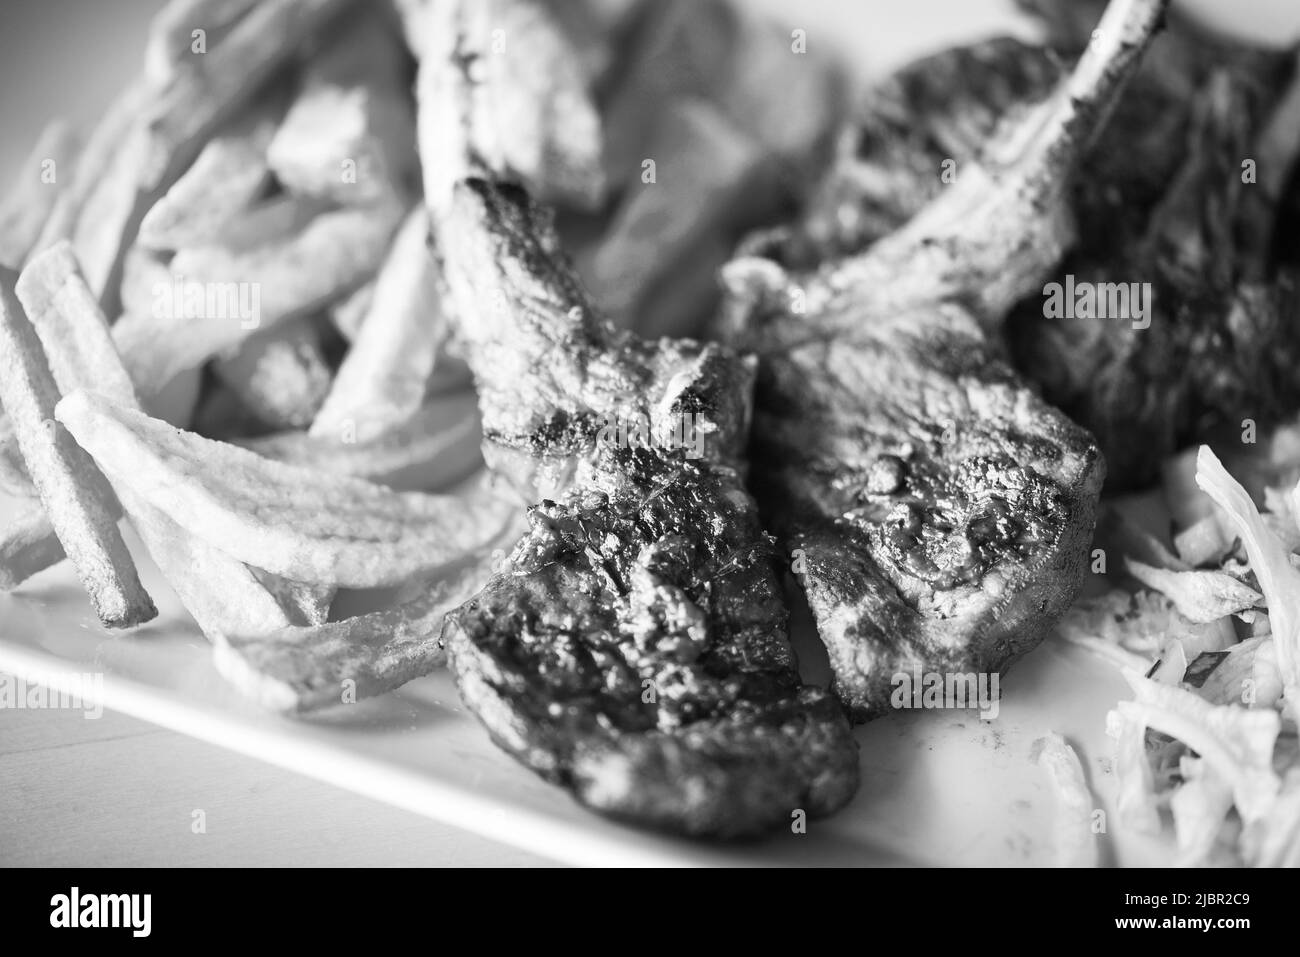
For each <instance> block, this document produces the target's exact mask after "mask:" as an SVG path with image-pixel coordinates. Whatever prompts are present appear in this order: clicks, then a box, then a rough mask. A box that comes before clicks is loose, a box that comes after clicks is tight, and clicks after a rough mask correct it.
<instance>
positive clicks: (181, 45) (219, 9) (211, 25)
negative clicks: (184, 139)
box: [144, 0, 257, 87]
mask: <svg viewBox="0 0 1300 957" xmlns="http://www.w3.org/2000/svg"><path fill="white" fill-rule="evenodd" d="M256 3H257V0H171V2H169V3H168V4H167V5H166V6H165V7H163V8H162V9H161V10H159V11H158V13H156V14H155V15H154V18H153V20H151V21H150V23H149V37H148V40H147V41H146V43H145V48H144V70H145V77H146V79H148V81H149V82H150V83H151V84H152V85H153V86H155V87H163V86H165V85H166V84H168V83H170V82H172V81H173V80H174V79H175V78H176V74H177V73H178V72H180V71H181V70H183V69H185V66H186V64H187V63H188V61H189V59H190V58H191V57H194V56H203V55H206V54H204V53H199V52H196V51H195V44H196V42H197V41H198V40H199V39H200V37H196V36H195V35H194V32H195V31H196V30H199V31H202V37H201V39H202V41H203V47H204V48H205V49H206V47H207V45H208V44H209V43H213V42H214V41H216V40H218V39H220V38H221V37H223V36H224V35H225V34H226V33H228V32H229V31H230V29H231V27H233V26H234V25H235V24H236V23H237V22H239V20H240V18H241V17H243V16H244V15H245V14H247V13H248V12H249V11H250V10H251V9H252V8H253V7H254V6H255V5H256Z"/></svg>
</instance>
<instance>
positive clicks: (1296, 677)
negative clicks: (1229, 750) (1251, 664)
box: [1196, 446, 1300, 713]
mask: <svg viewBox="0 0 1300 957" xmlns="http://www.w3.org/2000/svg"><path fill="white" fill-rule="evenodd" d="M1196 484H1197V485H1199V486H1200V487H1201V488H1202V489H1204V490H1205V492H1206V494H1207V495H1209V496H1210V498H1212V499H1214V501H1215V503H1216V504H1217V505H1218V506H1219V507H1220V508H1222V509H1223V510H1224V511H1225V512H1226V513H1227V514H1228V516H1229V517H1230V518H1231V519H1232V520H1233V523H1234V525H1235V526H1236V530H1237V534H1238V535H1240V536H1241V541H1242V544H1243V545H1244V546H1245V547H1246V555H1247V557H1248V558H1249V559H1250V567H1251V570H1252V571H1254V573H1255V578H1256V579H1257V580H1258V581H1259V587H1260V588H1261V589H1262V590H1263V592H1264V601H1265V603H1266V604H1267V606H1268V616H1269V620H1270V621H1271V623H1272V629H1273V644H1274V646H1275V647H1274V654H1275V655H1276V657H1277V668H1278V673H1279V675H1280V676H1281V679H1282V687H1283V691H1284V694H1285V696H1286V700H1287V701H1288V702H1289V703H1290V705H1291V708H1292V711H1293V713H1294V712H1295V709H1296V706H1297V700H1296V699H1297V695H1300V673H1297V670H1296V668H1297V661H1298V660H1300V647H1298V645H1300V571H1297V570H1296V569H1295V568H1293V567H1292V565H1291V559H1290V555H1289V554H1288V552H1287V550H1286V548H1285V546H1283V544H1282V543H1281V542H1280V541H1279V540H1278V538H1277V536H1276V535H1274V534H1273V533H1272V532H1271V531H1269V529H1268V526H1267V525H1266V524H1265V522H1264V520H1263V519H1262V518H1261V517H1260V514H1259V511H1258V510H1257V509H1256V508H1255V503H1254V502H1253V501H1251V498H1250V495H1249V494H1247V492H1246V490H1245V489H1244V488H1242V487H1241V485H1240V484H1239V483H1238V482H1237V481H1236V480H1235V479H1234V478H1233V477H1232V476H1231V475H1229V474H1228V472H1227V470H1226V469H1224V467H1223V463H1221V462H1220V461H1219V460H1218V458H1217V457H1216V456H1215V455H1214V453H1213V452H1211V451H1210V449H1209V448H1208V447H1207V446H1201V450H1200V453H1199V454H1198V455H1197V458H1196ZM1269 703H1271V702H1268V701H1265V700H1263V699H1262V698H1258V697H1257V699H1256V704H1257V705H1264V704H1269Z"/></svg>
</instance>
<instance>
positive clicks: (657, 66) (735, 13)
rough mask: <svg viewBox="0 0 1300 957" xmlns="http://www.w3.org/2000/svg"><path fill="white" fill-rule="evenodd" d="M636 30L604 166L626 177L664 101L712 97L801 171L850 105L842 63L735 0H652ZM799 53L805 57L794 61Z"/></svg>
mask: <svg viewBox="0 0 1300 957" xmlns="http://www.w3.org/2000/svg"><path fill="white" fill-rule="evenodd" d="M648 7H649V11H648V13H647V16H646V17H645V18H644V21H645V22H644V23H643V24H641V25H640V26H638V28H637V30H636V35H635V36H634V37H633V38H632V41H631V46H632V50H631V51H630V52H629V53H628V54H627V55H626V60H627V62H626V63H625V64H624V68H623V72H622V75H621V79H620V80H619V81H618V82H617V83H616V85H615V88H614V90H613V91H612V92H611V93H610V95H609V97H608V102H607V104H606V106H605V112H604V123H605V133H606V136H605V169H606V172H607V175H608V176H609V178H610V181H611V182H613V183H616V184H618V185H619V186H622V185H623V184H625V183H629V182H630V181H631V180H632V178H633V177H635V176H637V175H639V173H640V171H641V161H642V160H643V159H644V158H646V157H653V158H655V159H656V160H661V159H662V155H663V154H660V153H657V152H656V151H655V150H654V144H653V143H652V142H649V141H647V137H646V134H647V129H646V123H645V118H646V116H647V115H651V114H652V113H653V112H654V111H655V110H656V109H657V106H658V105H659V104H662V103H667V102H672V101H674V100H677V99H680V98H690V97H702V98H705V99H707V100H710V101H711V102H713V103H714V104H715V105H716V106H717V107H718V108H719V109H720V110H721V112H722V113H723V114H724V115H725V116H726V117H727V118H728V119H730V120H731V121H732V122H733V123H734V124H735V125H736V127H737V128H738V129H740V130H742V131H743V132H744V133H745V135H747V136H749V137H750V138H752V139H754V140H755V141H756V142H757V143H759V144H761V146H762V148H763V152H764V153H765V154H768V155H769V156H770V157H771V158H772V159H773V161H775V162H778V163H780V164H781V165H782V166H784V167H786V168H788V169H790V170H791V171H792V172H794V173H796V174H800V173H802V174H805V175H810V174H812V173H814V172H815V170H813V169H810V168H809V166H810V164H811V163H812V161H814V160H816V158H817V155H818V153H819V152H820V151H821V149H822V147H823V146H824V145H825V144H826V141H827V138H828V137H829V136H831V135H832V134H833V132H834V130H835V129H836V127H837V125H838V121H839V119H840V117H841V115H842V113H843V110H844V107H845V105H846V104H845V94H844V83H843V80H842V78H841V77H840V75H839V73H838V72H837V71H836V70H835V69H833V68H830V67H828V66H827V65H826V64H825V63H823V62H820V61H818V60H817V59H816V58H814V57H810V56H802V55H797V54H795V53H794V52H793V51H792V49H791V37H790V34H788V33H787V32H786V31H784V30H782V29H780V28H779V27H776V26H775V25H773V24H772V23H771V22H769V21H767V20H765V19H763V18H762V17H760V16H757V15H755V14H754V13H752V12H751V11H749V10H747V9H746V8H745V5H744V4H741V3H737V2H734V0H661V2H659V3H654V4H649V5H648ZM791 58H794V59H797V60H799V61H800V63H801V66H800V67H798V68H792V67H791V65H790V60H791Z"/></svg>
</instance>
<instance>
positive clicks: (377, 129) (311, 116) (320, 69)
mask: <svg viewBox="0 0 1300 957" xmlns="http://www.w3.org/2000/svg"><path fill="white" fill-rule="evenodd" d="M405 58H406V54H405V50H404V49H403V48H402V44H401V40H400V38H399V37H398V36H397V34H396V32H395V31H394V30H393V29H392V27H391V26H390V25H389V24H388V22H387V21H386V19H385V18H384V17H382V16H381V15H380V14H379V13H378V12H376V11H375V10H374V9H373V8H370V7H368V6H365V5H363V6H361V7H359V8H358V9H357V11H356V12H355V13H354V14H351V15H349V16H346V17H344V18H343V19H342V20H341V21H340V22H339V23H338V24H337V25H336V27H335V29H333V30H331V31H329V34H328V36H327V37H326V38H325V47H324V49H323V50H321V51H320V52H319V53H318V54H317V55H316V56H315V57H313V58H312V59H310V60H309V61H308V62H307V64H306V66H305V67H304V69H303V72H304V77H303V83H302V90H301V92H300V93H299V95H298V98H297V99H296V100H295V101H294V103H293V105H292V106H291V107H290V108H289V112H288V114H287V115H286V116H285V118H284V123H283V125H282V126H281V127H280V129H279V131H278V132H277V133H276V134H275V138H274V139H273V140H272V141H271V143H270V146H269V148H268V149H267V161H268V162H269V163H270V166H271V169H273V170H274V171H275V175H276V177H277V178H278V179H279V181H280V182H281V183H283V184H284V185H285V186H286V187H287V188H288V189H289V190H291V191H293V192H296V193H304V194H307V195H312V196H324V197H328V198H330V199H334V200H336V201H338V202H342V203H357V202H370V201H374V200H376V199H379V198H380V197H383V196H385V195H388V194H391V193H393V192H407V191H409V188H410V184H411V183H413V182H414V181H415V179H416V177H415V170H416V167H417V165H418V159H417V157H416V153H415V112H414V104H413V103H412V101H411V95H410V91H409V82H408V81H407V80H406V79H405V77H403V75H402V73H403V70H402V64H403V61H404V59H405Z"/></svg>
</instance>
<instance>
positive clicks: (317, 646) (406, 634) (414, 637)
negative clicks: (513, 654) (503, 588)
mask: <svg viewBox="0 0 1300 957" xmlns="http://www.w3.org/2000/svg"><path fill="white" fill-rule="evenodd" d="M492 564H493V563H492V558H491V556H482V557H480V558H478V559H477V560H475V561H474V562H473V563H472V564H470V565H469V566H468V567H467V568H465V569H463V570H462V571H460V572H459V573H458V574H455V575H453V576H452V577H451V578H450V579H448V580H447V581H444V582H440V583H438V584H435V585H433V586H431V587H428V588H426V589H425V590H424V592H423V593H422V594H420V595H418V596H417V597H415V598H413V599H411V600H410V601H408V602H405V603H403V604H401V605H398V606H397V607H395V608H391V609H388V610H385V611H377V612H372V613H370V614H366V615H358V616H356V617H354V618H349V619H347V620H345V621H338V622H330V623H329V624H325V625H321V626H318V627H314V628H285V629H282V630H280V631H278V632H276V633H274V634H270V635H262V636H254V637H244V636H240V635H231V636H229V637H228V638H227V639H225V640H223V641H218V642H217V643H216V646H215V647H214V649H213V663H214V664H215V665H216V667H217V670H218V671H219V672H220V673H221V674H222V675H223V676H224V677H225V678H226V680H228V681H229V682H230V683H231V684H233V685H235V686H236V687H237V688H239V689H240V690H241V691H243V692H244V693H245V694H246V695H248V696H249V697H250V698H252V699H253V700H255V701H256V702H257V703H258V704H260V705H261V706H262V707H264V708H268V709H270V710H273V711H282V712H305V711H313V710H316V709H319V708H323V707H328V706H329V705H332V704H339V703H341V702H343V701H345V700H360V699H361V698H365V697H371V696H374V695H379V694H383V693H385V692H387V691H392V690H393V689H394V688H397V687H399V686H401V685H403V684H405V683H406V682H408V681H410V680H412V679H414V678H419V677H421V676H423V675H427V674H429V673H430V672H432V671H434V670H436V669H438V668H441V667H443V666H444V665H445V664H446V660H447V656H446V651H445V649H444V648H443V646H442V642H441V640H440V636H441V634H442V621H443V617H444V616H445V615H446V614H447V612H449V611H452V610H453V609H455V608H458V607H459V606H460V605H462V604H464V603H465V602H466V601H468V600H469V599H470V598H472V597H473V596H474V595H475V594H476V593H477V592H478V591H479V590H480V589H482V587H483V585H484V584H485V583H486V582H487V580H488V578H489V577H491V573H492ZM345 682H350V684H345ZM352 695H355V697H353V696H352Z"/></svg>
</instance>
